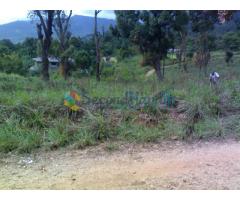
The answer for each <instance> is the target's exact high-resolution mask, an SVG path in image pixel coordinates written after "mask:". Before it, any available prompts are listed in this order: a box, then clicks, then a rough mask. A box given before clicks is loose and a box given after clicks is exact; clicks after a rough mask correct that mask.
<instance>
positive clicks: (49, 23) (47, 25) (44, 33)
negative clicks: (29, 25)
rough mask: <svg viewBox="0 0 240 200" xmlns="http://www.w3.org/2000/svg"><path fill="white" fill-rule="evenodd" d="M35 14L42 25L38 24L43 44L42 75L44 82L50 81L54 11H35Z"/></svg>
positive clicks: (38, 32)
mask: <svg viewBox="0 0 240 200" xmlns="http://www.w3.org/2000/svg"><path fill="white" fill-rule="evenodd" d="M33 14H34V15H36V16H37V17H38V18H39V20H40V23H37V34H38V39H39V41H40V44H41V50H42V52H41V54H42V63H43V67H42V75H43V79H44V80H49V70H48V69H49V61H48V57H49V49H50V47H51V42H52V34H53V32H52V27H53V19H54V14H55V11H54V10H34V11H33Z"/></svg>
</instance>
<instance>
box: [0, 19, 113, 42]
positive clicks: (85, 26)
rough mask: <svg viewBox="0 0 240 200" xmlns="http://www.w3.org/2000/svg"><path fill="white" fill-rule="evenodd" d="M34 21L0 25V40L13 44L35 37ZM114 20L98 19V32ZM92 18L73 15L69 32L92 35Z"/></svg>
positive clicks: (78, 34) (75, 34)
mask: <svg viewBox="0 0 240 200" xmlns="http://www.w3.org/2000/svg"><path fill="white" fill-rule="evenodd" d="M36 23H37V22H36V21H35V22H34V21H30V20H26V21H15V22H11V23H8V24H3V25H0V40H1V39H10V40H11V41H13V42H14V43H18V42H21V41H23V40H24V39H25V38H26V37H37V34H36ZM111 24H112V25H114V24H115V20H112V19H105V18H98V28H99V31H102V29H103V27H104V30H107V29H108V28H109V26H110V25H111ZM93 26H94V17H88V16H81V15H74V16H73V17H72V19H71V32H72V34H73V35H74V36H86V35H88V34H91V33H93Z"/></svg>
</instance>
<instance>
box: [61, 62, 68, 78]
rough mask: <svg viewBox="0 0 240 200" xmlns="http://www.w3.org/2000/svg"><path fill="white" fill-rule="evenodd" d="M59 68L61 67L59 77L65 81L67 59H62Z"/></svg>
mask: <svg viewBox="0 0 240 200" xmlns="http://www.w3.org/2000/svg"><path fill="white" fill-rule="evenodd" d="M60 66H61V69H60V70H61V75H62V76H63V78H64V79H65V80H67V77H68V73H69V63H68V58H62V59H61V61H60Z"/></svg>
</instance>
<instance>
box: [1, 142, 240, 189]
mask: <svg viewBox="0 0 240 200" xmlns="http://www.w3.org/2000/svg"><path fill="white" fill-rule="evenodd" d="M104 145H105V144H103V145H100V146H98V147H91V148H88V149H86V150H69V149H64V150H57V151H54V152H38V153H35V154H31V155H28V156H27V155H25V156H16V155H15V156H14V155H10V156H6V155H1V157H0V189H240V142H238V141H234V140H225V141H222V142H199V143H197V142H195V143H194V144H186V143H182V142H165V143H161V144H147V145H145V146H143V145H122V146H121V147H120V149H119V150H117V151H114V152H108V151H106V150H104Z"/></svg>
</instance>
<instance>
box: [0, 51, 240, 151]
mask: <svg viewBox="0 0 240 200" xmlns="http://www.w3.org/2000/svg"><path fill="white" fill-rule="evenodd" d="M214 54H215V55H214V57H213V59H212V62H211V63H210V66H212V67H213V66H214V68H215V69H217V70H218V71H219V73H220V74H221V77H223V78H222V80H221V83H220V84H219V85H218V87H219V88H218V89H215V88H211V87H210V86H209V82H208V80H207V79H205V78H201V77H200V78H199V76H195V74H196V73H197V69H196V68H195V67H194V66H192V67H189V73H180V74H179V72H178V69H176V68H175V65H171V66H169V67H168V68H166V77H165V81H164V82H163V83H162V84H157V83H158V80H157V79H156V77H155V76H153V75H152V76H150V77H145V74H146V70H140V69H141V68H142V67H141V66H140V63H139V60H140V57H139V56H137V57H133V58H132V59H126V60H124V61H123V62H120V63H118V64H117V65H116V69H115V70H118V73H116V74H115V73H113V74H114V76H113V77H114V78H112V79H108V78H107V76H106V79H103V80H102V81H101V82H100V83H97V82H96V80H95V79H94V78H93V77H83V78H81V79H78V78H76V77H75V78H71V79H69V80H67V81H65V80H63V79H62V78H56V79H55V80H51V81H50V82H49V83H45V82H43V81H42V80H41V79H39V78H37V77H29V78H26V77H22V76H20V75H14V74H11V75H7V74H4V73H2V74H0V82H1V83H0V86H1V87H0V91H1V97H0V102H1V105H0V151H2V152H8V151H18V152H31V151H32V150H34V149H37V148H45V149H57V148H59V147H63V146H69V145H70V146H72V147H73V148H84V147H86V146H89V145H96V144H99V143H101V142H105V141H108V143H109V147H108V149H109V151H111V150H113V149H115V146H111V143H114V144H116V143H115V142H117V141H128V142H156V141H158V140H160V139H184V138H188V137H189V136H191V137H192V138H196V139H200V138H209V137H219V136H227V135H232V134H234V135H236V136H237V137H238V135H239V123H238V118H239V114H238V110H239V108H240V100H239V99H240V97H239V95H238V94H239V86H238V85H239V80H238V78H237V77H238V75H239V73H240V70H239V69H238V68H237V66H234V67H232V68H228V67H227V66H226V65H222V63H223V62H222V60H224V57H221V59H220V58H219V57H218V55H219V53H218V52H216V53H214ZM221 55H224V52H222V53H221ZM237 58H238V59H239V57H238V56H237ZM126 64H127V66H128V68H126V69H125V68H124V67H119V66H124V65H126ZM111 69H112V70H113V68H111ZM125 70H128V72H124V71H125ZM131 71H133V72H136V71H137V73H136V74H134V73H133V74H134V75H133V74H132V75H130V74H131V73H130V72H131ZM122 73H126V74H127V75H129V76H125V77H124V78H125V80H120V79H118V76H119V77H121V76H120V75H119V74H122ZM229 76H231V80H230V79H229V78H228V77H229ZM71 89H74V90H76V91H78V93H79V94H80V95H81V97H82V100H81V107H82V109H83V110H82V111H81V112H78V113H75V114H74V113H73V114H72V115H71V116H69V111H68V110H67V108H66V107H64V106H63V97H64V93H65V92H67V91H69V90H71ZM166 90H168V91H169V92H171V93H172V95H174V96H175V98H176V101H177V106H176V107H173V108H167V107H166V106H165V105H162V104H161V99H158V104H157V105H154V106H153V107H151V108H150V107H147V106H146V107H145V106H144V105H143V106H142V107H139V108H137V109H136V108H134V109H133V108H131V107H128V106H127V105H124V104H121V103H120V104H116V105H115V103H114V102H113V103H112V105H111V102H110V103H108V105H104V104H103V105H102V104H101V103H89V102H88V101H87V97H88V98H109V97H120V98H121V97H122V98H123V97H124V96H125V92H126V91H137V92H139V94H141V95H142V96H148V97H151V96H152V97H153V96H155V95H156V94H158V93H159V92H160V91H166ZM231 113H233V114H231ZM230 116H232V117H231V120H230ZM225 117H226V119H227V120H226V121H225ZM189 131H190V132H189Z"/></svg>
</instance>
